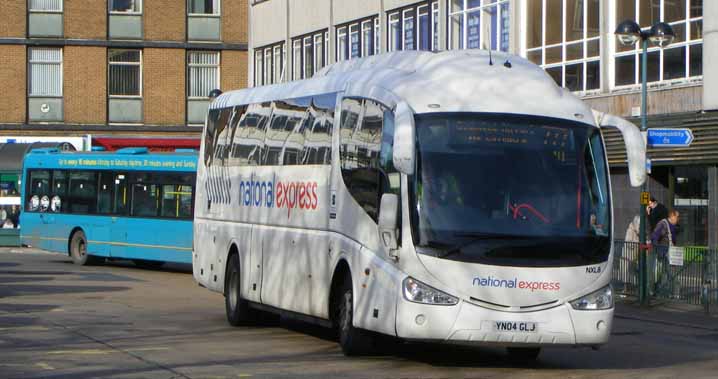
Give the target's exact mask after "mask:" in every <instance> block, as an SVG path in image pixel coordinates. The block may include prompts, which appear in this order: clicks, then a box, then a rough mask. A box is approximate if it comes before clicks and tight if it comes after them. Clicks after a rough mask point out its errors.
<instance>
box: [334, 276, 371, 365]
mask: <svg viewBox="0 0 718 379" xmlns="http://www.w3.org/2000/svg"><path fill="white" fill-rule="evenodd" d="M339 296H340V298H339V299H338V300H339V301H338V306H339V307H338V308H339V309H338V310H337V313H338V314H337V316H338V322H339V324H338V328H339V345H340V346H341V347H342V352H343V353H344V355H346V356H352V355H367V354H369V353H371V352H372V348H373V346H374V338H373V336H372V335H371V334H370V332H368V331H366V330H362V329H359V328H355V327H354V310H353V303H354V293H353V291H352V284H351V280H347V281H345V282H344V285H343V286H342V290H341V293H340V294H339Z"/></svg>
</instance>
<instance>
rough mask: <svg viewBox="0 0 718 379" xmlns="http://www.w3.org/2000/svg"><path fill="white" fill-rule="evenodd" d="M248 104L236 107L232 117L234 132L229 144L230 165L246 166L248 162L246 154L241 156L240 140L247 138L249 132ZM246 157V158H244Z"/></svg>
mask: <svg viewBox="0 0 718 379" xmlns="http://www.w3.org/2000/svg"><path fill="white" fill-rule="evenodd" d="M247 117H248V112H247V106H246V105H245V106H239V107H235V113H234V117H232V133H231V136H230V139H229V140H228V142H227V144H228V145H229V150H228V153H229V162H228V165H229V166H244V165H246V164H247V162H246V156H244V157H242V156H241V150H242V149H241V148H240V146H241V145H240V144H239V142H240V141H242V140H243V139H246V137H247V136H246V133H247V128H246V126H247ZM243 158H244V159H243Z"/></svg>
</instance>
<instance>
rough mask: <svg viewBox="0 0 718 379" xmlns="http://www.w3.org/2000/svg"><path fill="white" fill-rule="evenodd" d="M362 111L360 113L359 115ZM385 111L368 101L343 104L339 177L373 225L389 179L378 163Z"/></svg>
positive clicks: (352, 100) (350, 100)
mask: <svg viewBox="0 0 718 379" xmlns="http://www.w3.org/2000/svg"><path fill="white" fill-rule="evenodd" d="M360 110H361V111H360ZM385 110H386V108H385V107H382V106H381V105H380V104H379V103H377V102H374V101H371V100H364V101H360V100H354V99H347V100H345V101H344V103H343V104H342V125H341V159H342V177H343V178H344V183H345V184H346V186H347V188H348V189H349V192H350V193H351V194H352V196H353V197H354V199H355V200H356V201H357V203H359V205H360V206H361V207H362V208H363V209H364V211H365V212H366V213H367V214H368V215H369V216H370V217H371V218H372V219H374V221H377V220H378V217H379V203H380V201H381V196H382V195H383V194H384V193H385V192H388V188H389V184H388V183H389V177H388V176H387V173H386V171H385V170H384V169H383V167H382V164H381V162H380V153H381V149H382V129H383V124H384V118H385Z"/></svg>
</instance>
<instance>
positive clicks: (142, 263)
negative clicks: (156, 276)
mask: <svg viewBox="0 0 718 379" xmlns="http://www.w3.org/2000/svg"><path fill="white" fill-rule="evenodd" d="M132 263H134V264H135V266H137V267H140V268H144V269H149V270H156V269H158V268H161V267H162V266H164V264H165V262H162V261H149V260H146V259H133V260H132Z"/></svg>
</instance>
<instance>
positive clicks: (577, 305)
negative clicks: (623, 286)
mask: <svg viewBox="0 0 718 379" xmlns="http://www.w3.org/2000/svg"><path fill="white" fill-rule="evenodd" d="M571 306H572V307H573V309H576V310H579V311H598V310H604V309H611V308H613V289H612V288H611V285H610V284H609V285H607V286H605V287H603V288H601V289H600V290H598V291H595V292H592V293H590V294H588V295H586V296H583V297H581V298H578V299H576V300H574V301H571Z"/></svg>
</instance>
